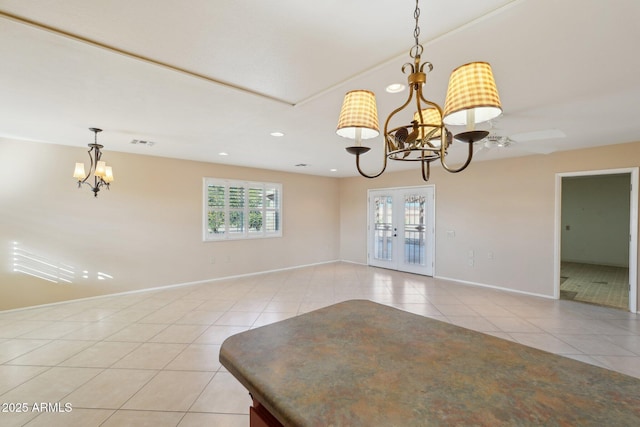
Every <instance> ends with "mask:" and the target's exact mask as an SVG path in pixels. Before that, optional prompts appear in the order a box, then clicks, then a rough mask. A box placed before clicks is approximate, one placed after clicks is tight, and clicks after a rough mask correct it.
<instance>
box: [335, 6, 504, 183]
mask: <svg viewBox="0 0 640 427" xmlns="http://www.w3.org/2000/svg"><path fill="white" fill-rule="evenodd" d="M419 17H420V8H419V7H418V0H416V7H415V11H414V18H415V22H416V25H415V29H414V39H415V45H414V46H413V47H412V48H411V50H410V51H409V56H410V57H411V58H412V59H413V63H406V64H404V66H403V67H402V71H403V72H407V71H410V73H409V76H408V78H407V80H408V87H409V97H408V98H407V100H406V101H405V103H404V104H402V105H401V106H400V107H398V108H397V109H395V110H394V111H392V112H391V114H390V115H389V116H388V117H387V119H386V121H385V124H384V133H383V141H384V158H383V165H382V169H381V170H380V172H378V173H375V174H367V173H365V172H363V171H362V169H361V168H360V156H361V155H362V154H365V153H366V152H368V151H369V150H370V149H371V148H370V147H368V146H365V145H363V143H362V141H363V140H366V139H370V138H375V137H377V136H378V135H379V134H380V129H379V127H378V113H377V106H376V100H375V94H374V93H373V92H371V91H368V90H353V91H350V92H348V93H347V94H346V95H345V97H344V101H343V103H342V109H341V110H340V117H339V119H338V126H337V129H336V133H337V134H338V135H340V136H342V137H345V138H349V139H353V140H354V141H355V145H352V146H349V147H347V148H346V149H347V151H348V152H349V153H351V154H353V155H355V156H356V168H357V170H358V172H359V173H360V175H362V176H364V177H366V178H376V177H378V176H380V175H382V173H384V171H385V169H386V167H387V159H391V160H400V161H414V162H420V165H421V171H422V178H423V179H424V180H425V181H427V180H428V179H429V176H430V171H431V169H430V166H431V163H432V162H434V161H436V160H439V161H440V163H441V165H442V167H443V168H444V169H445V170H446V171H448V172H454V173H455V172H460V171H462V170H464V169H466V167H467V166H469V164H470V163H471V160H472V158H473V143H474V142H476V141H479V140H481V139H483V138H485V137H486V136H487V135H488V134H489V132H488V131H484V130H476V129H475V125H476V124H478V123H482V122H486V121H488V120H491V119H494V118H496V117H498V116H499V115H500V114H502V106H501V104H500V97H499V95H498V89H497V87H496V83H495V80H494V77H493V72H492V70H491V66H490V65H489V64H488V63H487V62H472V63H469V64H465V65H462V66H460V67H458V68H456V69H455V70H453V72H452V73H451V76H450V78H449V86H448V89H447V96H446V99H445V107H444V111H443V110H442V108H441V107H440V106H439V105H438V104H436V103H435V102H432V101H429V100H427V99H426V98H425V97H424V96H423V93H422V88H423V86H424V84H425V83H426V81H427V74H426V73H427V72H429V71H431V70H432V69H433V65H432V64H431V63H430V62H424V63H421V62H420V60H421V58H420V56H421V54H422V52H423V47H422V45H421V44H420V43H419V42H418V37H419V35H420V27H419V26H418V18H419ZM425 67H426V68H427V69H428V70H425ZM412 101H413V102H412ZM410 105H411V106H412V108H411V109H410V110H409V112H410V115H408V114H406V113H407V111H405V110H406V109H408V107H409V106H410ZM402 120H404V121H402ZM447 125H449V126H466V131H464V132H461V133H458V134H456V135H455V136H453V134H452V133H451V132H450V131H449V129H447ZM454 139H455V140H458V141H461V142H463V143H466V144H467V145H468V153H467V159H466V161H464V163H463V164H462V165H461V166H458V167H452V166H450V165H448V164H447V162H446V159H445V157H446V156H447V154H448V149H449V147H450V146H451V145H452V143H453V141H454Z"/></svg>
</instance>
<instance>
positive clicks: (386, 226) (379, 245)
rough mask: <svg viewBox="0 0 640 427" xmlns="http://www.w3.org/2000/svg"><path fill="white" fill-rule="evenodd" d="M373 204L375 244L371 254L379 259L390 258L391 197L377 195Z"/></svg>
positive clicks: (391, 237)
mask: <svg viewBox="0 0 640 427" xmlns="http://www.w3.org/2000/svg"><path fill="white" fill-rule="evenodd" d="M374 205H375V224H374V227H375V233H374V234H375V237H374V239H375V244H374V253H373V256H374V257H375V258H376V259H380V260H391V258H392V253H393V224H392V220H393V219H392V218H393V217H392V213H393V198H392V197H390V196H378V197H375V199H374Z"/></svg>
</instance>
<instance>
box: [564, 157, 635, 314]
mask: <svg viewBox="0 0 640 427" xmlns="http://www.w3.org/2000/svg"><path fill="white" fill-rule="evenodd" d="M625 173H628V174H630V175H631V197H630V211H629V222H630V224H629V234H630V235H631V236H630V239H629V285H630V289H629V311H631V312H633V313H637V312H638V306H637V305H638V168H637V167H634V168H621V169H603V170H593V171H580V172H563V173H556V201H555V203H556V209H555V230H554V237H555V244H554V254H555V260H554V269H553V270H554V278H553V280H554V288H553V297H554V298H555V299H560V265H561V264H560V263H561V260H560V258H561V240H560V236H561V233H562V230H561V228H562V178H564V177H570V176H591V175H594V176H595V175H613V174H625Z"/></svg>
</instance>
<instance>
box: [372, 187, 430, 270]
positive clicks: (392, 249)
mask: <svg viewBox="0 0 640 427" xmlns="http://www.w3.org/2000/svg"><path fill="white" fill-rule="evenodd" d="M434 232H435V201H434V187H433V186H425V187H409V188H392V189H383V190H369V224H368V238H367V240H368V263H369V265H372V266H375V267H383V268H389V269H392V270H400V271H406V272H409V273H416V274H423V275H426V276H433V258H434V254H433V252H434V248H435V244H434V243H435V242H434Z"/></svg>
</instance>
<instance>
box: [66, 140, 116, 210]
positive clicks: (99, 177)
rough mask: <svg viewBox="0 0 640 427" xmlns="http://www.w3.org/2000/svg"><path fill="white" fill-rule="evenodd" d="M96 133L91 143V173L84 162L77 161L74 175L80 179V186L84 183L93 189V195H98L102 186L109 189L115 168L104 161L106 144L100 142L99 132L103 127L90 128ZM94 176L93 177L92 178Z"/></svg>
mask: <svg viewBox="0 0 640 427" xmlns="http://www.w3.org/2000/svg"><path fill="white" fill-rule="evenodd" d="M89 130H90V131H91V132H93V133H94V140H93V143H92V144H89V151H88V153H89V161H90V163H89V173H88V174H87V173H86V172H85V168H84V163H76V167H75V170H74V172H73V177H74V178H75V179H77V180H78V188H81V187H82V184H86V185H88V186H89V188H90V189H91V191H93V196H94V197H98V192H99V191H100V188H102V187H106V188H107V189H109V185H110V184H111V183H112V182H113V168H112V167H111V166H107V164H106V162H104V161H102V160H101V158H102V151H101V150H102V148H104V146H102V145H100V144H98V132H102V129H98V128H89ZM92 176H93V179H92V180H91V179H90V178H91V177H92Z"/></svg>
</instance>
